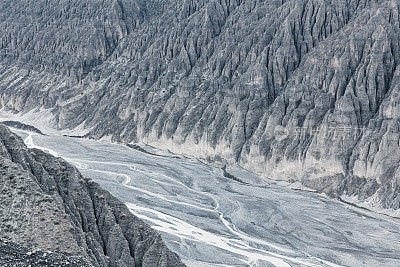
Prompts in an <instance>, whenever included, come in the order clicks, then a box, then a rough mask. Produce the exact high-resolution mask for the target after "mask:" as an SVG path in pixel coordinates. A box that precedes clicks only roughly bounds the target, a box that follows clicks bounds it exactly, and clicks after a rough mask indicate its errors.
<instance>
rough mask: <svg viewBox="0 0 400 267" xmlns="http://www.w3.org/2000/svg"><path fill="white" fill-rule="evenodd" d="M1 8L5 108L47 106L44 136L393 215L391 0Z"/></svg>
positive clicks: (395, 102) (395, 122) (213, 0)
mask: <svg viewBox="0 0 400 267" xmlns="http://www.w3.org/2000/svg"><path fill="white" fill-rule="evenodd" d="M0 10H1V11H0V33H1V34H0V36H1V41H0V59H1V60H0V105H1V106H2V107H3V108H5V109H7V110H10V111H13V112H22V113H23V112H26V111H29V110H32V109H36V108H39V107H41V108H47V109H51V111H52V113H53V116H54V127H58V128H75V127H77V126H82V125H83V126H84V127H85V128H87V129H91V130H90V132H89V133H88V135H87V136H88V137H93V138H101V137H104V136H112V139H113V140H115V141H120V142H127V143H129V142H134V141H143V142H145V143H148V144H150V145H153V146H156V147H159V148H168V149H170V150H172V151H174V152H177V153H187V154H191V155H194V156H197V157H203V158H206V159H208V160H210V161H213V160H219V161H224V162H227V163H232V162H237V163H239V164H240V165H242V166H243V167H245V168H247V169H249V170H251V171H255V172H257V173H260V174H263V175H265V176H268V177H269V178H274V179H280V180H288V181H300V182H302V183H303V184H304V185H306V186H308V187H311V188H314V189H317V190H318V191H320V192H325V193H327V194H329V195H331V196H335V197H340V196H351V197H355V198H358V200H359V201H364V202H368V203H369V204H370V205H376V206H377V207H378V208H391V209H399V208H400V196H399V193H398V192H399V185H400V183H399V182H400V168H399V166H400V153H399V152H400V147H399V145H400V133H399V132H400V123H399V122H400V101H399V98H400V97H399V96H400V89H399V77H400V76H399V74H400V69H399V56H400V55H399V48H400V45H399V44H400V37H399V36H400V34H399V33H400V32H399V31H400V17H399V11H400V1H399V0H358V1H354V0H279V1H278V0H265V1H262V0H201V1H200V0H199V1H192V0H176V1H172V0H168V1H159V0H150V1H139V0H137V1H134V0H118V1H117V0H115V1H111V0H107V1H87V0H86V1H74V0H62V1H57V2H55V1H45V0H40V1H20V0H18V1H12V0H5V1H2V3H1V4H0ZM28 19H29V20H28ZM281 133H283V134H281Z"/></svg>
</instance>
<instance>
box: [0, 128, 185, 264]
mask: <svg viewBox="0 0 400 267" xmlns="http://www.w3.org/2000/svg"><path fill="white" fill-rule="evenodd" d="M0 188H1V189H0V195H1V198H0V229H1V231H0V238H1V239H3V240H8V241H11V242H15V243H18V244H21V245H23V246H27V247H29V248H31V249H41V250H48V251H52V252H56V253H62V254H64V255H67V256H80V257H83V260H84V261H87V262H89V263H90V264H91V265H94V266H184V265H183V263H182V262H181V261H180V259H179V257H178V256H177V255H176V254H175V253H173V252H171V251H170V250H169V249H168V248H167V247H166V246H165V244H164V243H163V241H162V239H161V236H160V234H159V233H158V232H156V231H155V230H153V229H151V228H150V227H149V226H148V225H147V224H145V223H144V222H143V221H142V220H140V219H138V218H137V217H135V216H134V215H132V214H131V213H130V212H129V210H128V209H127V207H126V206H125V205H124V204H123V203H121V202H120V201H119V200H117V199H116V198H115V197H113V196H111V194H109V193H108V192H107V191H105V190H103V189H101V188H100V186H99V185H98V184H97V183H95V182H94V181H92V180H89V179H86V178H85V177H83V176H82V175H81V174H80V173H79V172H78V171H77V170H76V169H75V168H74V167H73V166H71V165H69V164H68V163H66V162H65V161H64V160H63V159H61V158H55V157H53V156H51V155H49V154H47V153H44V152H43V151H41V150H38V149H27V148H26V146H25V145H24V143H23V141H22V139H21V138H20V137H18V136H16V135H14V134H12V133H11V132H10V131H9V130H8V129H7V128H6V127H5V126H3V125H0ZM0 254H1V253H0ZM0 258H1V257H0ZM5 258H6V259H7V257H5Z"/></svg>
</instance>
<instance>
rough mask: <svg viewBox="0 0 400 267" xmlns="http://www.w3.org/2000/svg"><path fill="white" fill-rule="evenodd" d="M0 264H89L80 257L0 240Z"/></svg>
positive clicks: (9, 265) (10, 265) (79, 265)
mask: <svg viewBox="0 0 400 267" xmlns="http://www.w3.org/2000/svg"><path fill="white" fill-rule="evenodd" d="M0 264H1V266H4V267H15V266H21V267H23V266H43V267H44V266H63V267H64V266H76V267H88V266H91V265H90V264H89V263H88V262H87V261H85V260H84V259H83V258H80V257H73V256H70V257H67V256H65V255H63V254H60V253H54V252H50V251H42V250H32V249H28V248H26V247H23V246H21V245H19V244H16V243H14V242H9V241H1V240H0Z"/></svg>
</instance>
